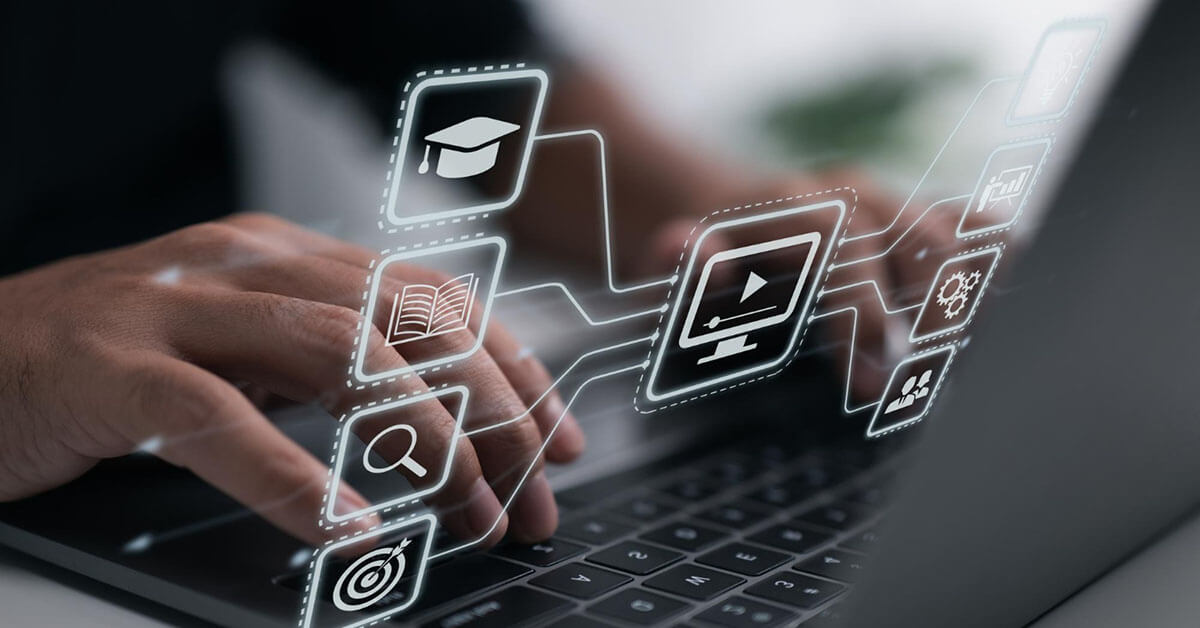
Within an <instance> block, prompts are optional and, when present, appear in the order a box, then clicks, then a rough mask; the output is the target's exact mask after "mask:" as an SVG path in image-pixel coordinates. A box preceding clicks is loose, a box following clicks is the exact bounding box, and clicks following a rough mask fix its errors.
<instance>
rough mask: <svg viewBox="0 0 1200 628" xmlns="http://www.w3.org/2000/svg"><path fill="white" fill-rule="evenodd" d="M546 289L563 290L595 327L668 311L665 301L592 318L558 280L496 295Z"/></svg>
mask: <svg viewBox="0 0 1200 628" xmlns="http://www.w3.org/2000/svg"><path fill="white" fill-rule="evenodd" d="M546 289H557V290H562V293H563V294H565V295H566V296H567V300H568V301H570V302H571V305H574V306H575V309H576V310H578V311H579V315H580V316H582V317H583V320H585V321H587V324H588V325H591V326H593V327H599V326H601V325H612V324H613V323H620V322H622V321H628V320H632V319H635V318H641V317H643V316H654V315H655V314H662V313H663V312H666V311H667V304H666V303H664V304H662V306H660V307H657V308H655V309H653V310H646V311H644V312H634V313H632V314H625V315H623V316H618V317H616V318H609V319H604V320H597V319H594V318H592V316H591V315H590V314H588V313H587V311H586V310H584V309H583V305H582V304H581V303H579V301H578V300H577V299H576V298H575V295H573V294H571V290H570V289H569V288H567V286H566V285H565V284H563V283H562V282H558V281H551V282H547V283H539V284H534V285H532V286H525V287H523V288H514V289H512V290H505V291H504V292H497V293H496V297H497V298H499V297H507V296H510V295H514V294H521V293H523V292H532V291H534V290H546Z"/></svg>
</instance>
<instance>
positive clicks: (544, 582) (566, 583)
mask: <svg viewBox="0 0 1200 628" xmlns="http://www.w3.org/2000/svg"><path fill="white" fill-rule="evenodd" d="M631 580H633V578H630V577H629V576H626V575H624V574H619V573H616V572H612V571H609V570H607V569H601V568H599V567H593V566H591V565H585V564H583V563H571V564H569V565H563V566H562V567H559V568H558V569H555V570H554V571H551V572H549V573H544V574H542V575H540V576H538V577H536V578H534V579H532V580H530V581H529V584H532V585H536V586H539V587H542V588H543V589H550V590H551V591H555V592H558V593H562V594H563V595H569V596H571V597H574V598H579V599H581V600H590V599H592V598H597V597H600V596H601V595H604V594H605V593H608V592H609V591H612V590H613V589H615V588H617V587H619V586H621V585H623V584H625V583H626V582H629V581H631Z"/></svg>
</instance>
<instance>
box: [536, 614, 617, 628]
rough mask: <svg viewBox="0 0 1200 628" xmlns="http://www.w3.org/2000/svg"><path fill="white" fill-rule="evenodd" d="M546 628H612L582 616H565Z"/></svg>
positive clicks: (597, 620)
mask: <svg viewBox="0 0 1200 628" xmlns="http://www.w3.org/2000/svg"><path fill="white" fill-rule="evenodd" d="M546 628H613V625H612V624H606V623H604V622H602V621H600V620H599V619H592V618H591V617H585V616H583V615H567V616H566V617H563V618H562V619H560V620H558V621H555V622H552V623H550V624H549V625H547V626H546Z"/></svg>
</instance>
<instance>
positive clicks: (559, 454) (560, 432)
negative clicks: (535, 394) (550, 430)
mask: <svg viewBox="0 0 1200 628" xmlns="http://www.w3.org/2000/svg"><path fill="white" fill-rule="evenodd" d="M546 411H547V412H548V413H550V416H552V417H554V420H556V421H559V424H558V428H557V429H556V430H555V431H554V439H553V440H552V441H551V442H550V446H551V447H552V448H554V453H555V457H556V458H564V459H574V458H575V457H576V456H578V455H579V454H581V453H583V448H584V447H585V446H586V445H587V437H586V436H584V434H583V428H581V427H580V426H579V421H577V420H576V419H575V415H573V414H571V413H569V412H567V406H566V405H565V404H563V400H562V397H560V396H559V395H558V393H554V394H552V395H551V396H550V398H549V399H548V400H546ZM559 417H562V419H561V420H559ZM556 462H561V460H556Z"/></svg>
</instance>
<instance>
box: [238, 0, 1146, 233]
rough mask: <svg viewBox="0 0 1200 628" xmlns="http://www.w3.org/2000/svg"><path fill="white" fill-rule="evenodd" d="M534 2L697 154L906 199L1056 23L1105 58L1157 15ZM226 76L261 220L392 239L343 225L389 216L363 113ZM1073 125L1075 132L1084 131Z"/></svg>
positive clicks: (285, 81) (1096, 8) (964, 177)
mask: <svg viewBox="0 0 1200 628" xmlns="http://www.w3.org/2000/svg"><path fill="white" fill-rule="evenodd" d="M527 4H528V7H529V9H530V12H531V13H532V14H533V16H534V19H535V21H536V23H537V25H538V26H539V28H540V31H541V33H542V35H543V36H544V37H545V38H546V39H547V40H548V41H549V42H551V45H552V46H554V47H557V48H558V49H559V50H561V51H563V52H565V53H567V54H568V55H570V56H573V57H575V58H578V59H580V60H583V61H584V62H586V63H588V64H590V65H592V66H594V67H597V68H599V69H600V70H602V71H603V72H604V73H606V74H607V75H608V76H609V77H610V78H611V79H612V80H613V81H615V82H616V83H617V84H619V85H621V86H622V87H623V89H624V96H625V97H626V98H628V99H630V100H631V101H632V102H634V103H635V104H636V105H637V106H638V109H639V110H640V111H641V112H642V113H643V114H644V115H645V116H646V117H648V118H649V119H651V120H652V121H653V122H654V123H655V124H656V125H657V126H659V127H660V128H662V129H664V130H666V131H667V132H669V133H670V134H671V135H674V136H675V137H677V138H679V139H680V140H681V141H685V142H690V143H692V144H694V145H695V146H697V147H699V148H701V149H704V150H707V151H712V153H713V154H719V155H723V156H726V157H728V158H730V159H737V160H741V161H744V162H748V163H752V164H757V165H759V166H761V167H763V168H770V169H784V168H815V167H824V166H831V165H842V164H852V165H854V166H856V167H860V168H864V169H866V170H868V171H870V172H871V174H873V175H874V176H875V177H876V178H877V179H879V180H880V181H882V182H883V183H884V184H885V185H887V186H889V187H891V188H893V189H895V190H897V193H898V194H900V195H901V196H903V195H904V194H907V193H908V191H910V190H911V189H912V186H913V182H914V181H915V180H917V179H918V178H919V177H920V176H921V174H922V172H923V171H924V170H925V168H926V167H927V166H928V165H929V162H930V159H931V157H932V155H933V154H935V153H936V151H937V149H938V147H939V146H940V145H941V143H942V142H943V141H945V139H946V136H947V134H948V132H949V131H950V129H951V128H953V126H954V124H955V123H956V122H957V120H958V118H959V117H960V116H961V115H962V113H963V110H964V108H965V107H966V106H967V104H969V103H970V101H971V99H972V98H973V97H974V95H975V94H976V93H978V91H979V89H980V87H981V86H982V85H983V84H984V83H986V82H987V81H988V80H990V79H992V78H997V77H1005V76H1017V75H1020V74H1021V72H1022V71H1023V70H1024V68H1025V65H1026V63H1027V61H1028V59H1029V57H1030V55H1031V54H1032V52H1033V50H1034V48H1035V47H1036V44H1037V42H1038V39H1039V37H1040V36H1041V35H1042V33H1043V31H1044V30H1045V29H1046V28H1047V27H1048V26H1050V25H1051V24H1053V23H1055V22H1057V21H1059V20H1063V19H1071V18H1087V17H1103V18H1105V19H1107V20H1108V24H1109V27H1108V31H1107V33H1106V35H1105V42H1104V46H1105V49H1106V50H1108V51H1110V52H1111V51H1114V50H1119V49H1120V48H1121V47H1122V45H1123V43H1124V41H1125V40H1126V38H1127V37H1128V34H1129V33H1130V32H1131V31H1132V30H1133V29H1134V28H1136V25H1137V24H1138V21H1139V20H1140V17H1141V13H1142V9H1143V8H1144V6H1143V5H1144V4H1145V3H1144V2H1140V1H1139V0H1055V1H1047V0H1012V1H1009V2H983V1H970V2H961V1H955V0H907V1H905V2H884V1H871V0H855V1H852V2H846V1H844V0H806V1H801V2H797V1H788V0H761V1H756V2H751V3H733V2H722V1H719V0H702V1H693V0H659V1H657V2H644V1H640V0H606V1H605V2H595V1H590V0H566V1H563V0H529V1H528V2H527ZM396 36H397V37H403V36H404V35H403V33H397V34H396ZM1107 58H1108V59H1110V60H1111V59H1113V58H1115V55H1109V56H1108V57H1107ZM1112 69H1113V68H1112V67H1111V63H1109V64H1105V63H1099V64H1098V65H1097V67H1096V68H1094V69H1093V75H1092V76H1091V77H1090V78H1089V81H1092V82H1093V84H1100V83H1102V82H1103V79H1104V77H1105V75H1106V74H1107V73H1108V72H1109V71H1111V70H1112ZM228 78H229V81H228V86H229V91H230V97H231V101H232V102H233V104H234V108H235V114H236V115H237V118H238V120H239V121H240V122H241V124H240V129H241V134H240V135H241V140H242V149H243V152H244V154H245V156H246V157H247V159H244V160H243V163H244V164H245V165H246V167H247V169H248V172H247V173H245V175H246V176H245V177H243V180H244V181H246V182H247V184H246V185H247V186H248V189H247V190H245V194H244V198H246V199H247V200H248V207H249V208H269V209H270V210H271V211H273V212H276V213H281V214H284V215H286V216H289V217H292V218H294V219H296V220H299V221H301V222H305V223H308V224H314V225H318V226H323V227H324V228H326V229H327V230H329V231H332V232H335V233H340V234H341V235H343V236H344V237H349V238H351V239H354V240H358V241H362V242H371V241H375V240H379V236H378V234H376V233H373V232H372V231H371V230H370V229H366V230H361V231H360V228H359V227H357V226H351V225H348V224H345V213H346V211H351V212H358V211H360V210H361V211H362V212H363V213H365V214H366V215H368V216H373V215H374V211H375V210H374V208H375V207H377V203H376V199H377V196H378V188H379V186H380V182H381V181H382V176H383V172H384V168H385V166H386V145H385V142H384V141H383V140H382V139H381V138H379V137H378V136H377V134H375V133H374V132H373V131H372V129H371V128H370V125H369V123H368V122H366V121H365V119H364V117H363V116H362V115H361V112H360V111H359V110H358V108H357V105H356V103H355V102H353V100H352V99H350V98H349V97H346V96H345V95H343V94H341V93H340V92H339V91H338V89H337V88H336V87H335V86H334V85H332V84H329V83H328V82H326V81H325V80H324V79H323V78H322V77H321V76H319V75H317V74H316V73H314V72H312V71H310V70H309V69H308V68H305V67H304V66H303V65H301V64H299V63H298V62H296V61H295V60H294V59H293V58H291V57H289V56H288V55H287V54H286V53H284V52H281V51H279V50H276V49H271V48H262V47H255V46H252V47H249V48H248V49H245V50H242V51H240V52H239V53H238V54H236V55H234V57H232V58H231V60H230V64H229V73H228ZM553 78H554V77H553V76H552V77H551V80H552V82H553ZM552 97H553V85H552V86H551V98H552ZM1004 104H1007V103H1004ZM985 105H986V103H985ZM983 113H984V114H985V115H986V114H1000V113H1001V112H983ZM1078 113H1079V111H1077V112H1076V114H1078ZM1074 117H1075V118H1076V119H1075V120H1074V121H1073V122H1074V124H1078V123H1079V121H1081V120H1084V119H1086V116H1080V115H1075V116H1074ZM971 133H972V129H970V128H967V129H964V130H963V133H962V136H961V137H960V138H958V141H962V142H966V143H970V142H977V143H981V144H982V143H988V142H990V141H991V138H990V137H988V136H987V135H986V133H985V132H983V131H976V135H977V136H976V137H972V136H971ZM977 169H978V164H975V163H970V162H965V161H963V162H958V163H951V164H949V167H947V168H940V169H939V171H938V172H937V173H934V175H935V176H934V180H932V181H930V182H929V183H930V185H931V187H933V188H944V189H952V190H959V189H961V188H962V187H963V186H964V185H968V186H969V183H963V181H970V182H973V178H974V177H975V176H976V175H977V174H978V170H977ZM960 178H961V180H960ZM968 191H969V190H968ZM366 222H367V223H371V221H366ZM370 226H372V227H373V223H371V224H370Z"/></svg>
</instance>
